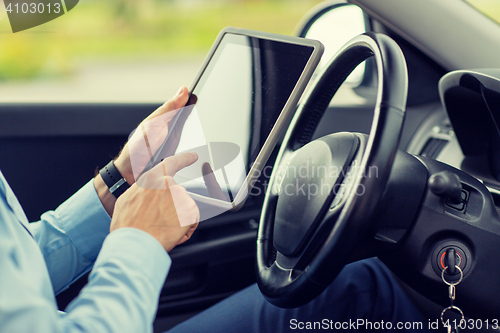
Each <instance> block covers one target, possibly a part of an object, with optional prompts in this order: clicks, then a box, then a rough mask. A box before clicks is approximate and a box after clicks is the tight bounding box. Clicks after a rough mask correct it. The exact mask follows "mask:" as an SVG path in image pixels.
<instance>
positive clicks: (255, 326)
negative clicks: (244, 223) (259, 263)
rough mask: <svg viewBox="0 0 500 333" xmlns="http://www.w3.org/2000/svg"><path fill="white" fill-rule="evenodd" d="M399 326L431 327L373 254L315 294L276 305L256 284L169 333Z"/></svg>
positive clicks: (272, 332)
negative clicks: (299, 303)
mask: <svg viewBox="0 0 500 333" xmlns="http://www.w3.org/2000/svg"><path fill="white" fill-rule="evenodd" d="M325 330H339V331H368V332H371V331H376V332H385V331H401V332H403V331H404V332H408V331H410V332H411V331H414V332H430V331H432V330H430V329H429V322H428V320H427V319H426V318H425V317H424V316H423V315H422V314H421V313H420V312H419V311H418V310H417V308H416V307H415V306H414V305H413V304H412V302H411V301H410V299H409V298H408V296H407V295H406V294H405V292H404V291H403V290H402V289H401V287H400V286H399V284H398V283H397V282H396V281H395V280H394V278H393V277H392V275H391V273H390V271H389V269H388V268H387V267H385V265H384V264H383V263H382V262H380V261H379V260H378V259H375V258H371V259H366V260H362V261H358V262H354V263H352V264H349V265H347V266H345V267H344V269H343V270H342V271H341V272H340V274H339V275H338V276H337V278H336V279H335V280H334V281H333V282H332V283H331V284H330V286H328V287H327V288H326V289H325V290H324V291H323V293H321V294H320V295H319V296H318V297H316V298H315V299H314V300H312V301H311V302H309V303H308V304H306V305H303V306H301V307H298V308H295V309H282V308H278V307H276V306H274V305H272V304H271V303H269V302H268V301H266V300H265V298H264V297H263V296H262V294H261V293H260V291H259V288H258V287H257V285H256V284H254V285H251V286H250V287H248V288H246V289H244V290H242V291H240V292H238V293H236V294H234V295H232V296H231V297H228V298H227V299H225V300H223V301H221V302H219V303H218V304H215V305H214V306H212V307H210V308H209V309H207V310H205V311H203V312H201V313H200V314H198V315H196V316H194V317H192V318H191V319H189V320H187V321H185V322H183V323H181V324H179V325H177V326H176V327H174V328H173V329H171V330H170V331H168V332H169V333H174V332H189V333H198V332H199V333H211V332H218V333H229V332H241V333H243V332H245V333H250V332H255V333H266V332H269V333H278V332H302V331H307V332H322V331H325Z"/></svg>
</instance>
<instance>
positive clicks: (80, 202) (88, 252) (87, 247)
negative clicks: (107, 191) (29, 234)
mask: <svg viewBox="0 0 500 333" xmlns="http://www.w3.org/2000/svg"><path fill="white" fill-rule="evenodd" d="M55 213H56V215H57V216H58V218H59V220H60V221H61V225H62V226H63V229H64V230H66V234H67V235H68V236H69V238H70V239H71V241H72V242H73V244H74V245H75V246H76V248H77V249H78V251H79V252H80V253H81V254H82V255H83V256H84V257H85V258H86V259H88V260H90V261H94V260H95V258H96V257H97V254H98V253H99V250H100V248H101V245H102V242H103V241H104V238H105V237H106V236H107V235H108V234H109V225H110V223H111V217H110V216H109V215H108V213H107V212H106V210H105V209H104V207H103V206H102V203H101V200H99V197H98V195H97V192H96V190H95V187H94V180H93V179H92V180H91V181H89V182H88V183H87V184H86V185H85V186H83V187H82V188H81V189H80V190H79V191H78V192H76V193H75V194H73V196H71V197H70V198H69V199H68V200H66V201H65V202H64V203H63V204H62V205H60V206H59V207H58V208H57V209H56V210H55Z"/></svg>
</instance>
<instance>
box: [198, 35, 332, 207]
mask: <svg viewBox="0 0 500 333" xmlns="http://www.w3.org/2000/svg"><path fill="white" fill-rule="evenodd" d="M226 34H235V35H243V36H247V37H254V38H259V39H265V40H270V41H276V42H282V43H289V44H295V45H300V46H307V47H311V48H313V51H312V53H311V56H310V57H309V60H308V61H307V63H306V66H305V67H304V70H303V71H302V74H301V75H300V77H299V79H298V81H297V83H296V84H295V87H294V88H293V90H292V92H291V94H290V96H289V98H288V100H287V102H286V103H285V106H284V107H283V110H281V113H280V115H279V116H278V118H277V119H276V122H275V124H274V126H273V128H272V129H271V131H270V132H269V135H268V137H267V139H266V141H265V142H264V144H263V145H262V148H261V149H260V152H259V153H258V155H257V157H256V158H255V161H254V162H253V163H252V164H251V166H250V170H248V173H247V176H246V178H245V183H246V190H245V188H244V187H245V185H242V188H241V189H240V190H239V191H238V193H237V194H236V196H235V197H234V199H233V201H232V202H228V201H223V200H219V199H214V198H211V197H207V196H203V195H200V194H197V193H193V192H189V191H188V193H189V195H190V196H191V197H192V198H193V199H194V200H195V201H198V202H201V203H205V204H208V205H210V206H215V207H218V208H221V209H223V210H224V211H228V210H231V211H236V210H238V209H239V208H241V207H242V206H243V204H244V203H245V201H246V200H247V198H248V196H249V195H250V191H251V190H252V184H253V183H254V181H255V180H257V178H258V177H259V176H260V174H261V172H262V169H263V167H264V166H265V164H266V162H267V160H268V159H269V157H270V155H271V153H272V151H273V149H274V147H275V146H276V144H277V143H278V141H279V139H280V138H281V137H282V136H283V135H284V133H285V131H286V129H287V127H288V125H289V123H290V121H291V119H292V117H293V115H294V113H295V110H296V107H297V104H298V102H299V100H300V97H301V96H302V93H303V92H304V90H305V88H306V86H307V84H308V82H309V80H310V78H311V76H312V74H313V73H314V70H315V69H316V67H317V66H318V63H319V61H320V59H321V56H322V54H323V51H324V47H323V44H321V42H319V41H317V40H312V39H305V38H302V37H294V36H286V35H279V34H274V33H268V32H262V31H256V30H249V29H242V28H234V27H227V28H224V29H223V30H222V31H221V32H220V33H219V35H218V36H217V39H216V40H215V42H214V44H213V45H212V47H211V49H210V51H209V53H208V55H207V57H206V58H205V60H204V62H203V64H202V66H201V69H200V71H199V72H198V74H197V75H196V79H195V80H194V82H193V84H192V85H191V87H190V89H189V91H190V92H192V91H194V89H195V87H196V85H197V84H198V83H199V81H200V80H201V77H202V76H203V73H205V71H206V69H207V66H208V64H209V63H210V61H211V60H212V58H213V56H214V54H215V52H216V50H217V48H218V47H219V45H220V43H221V41H222V39H223V38H224V36H225V35H226ZM246 167H248V165H247V166H246Z"/></svg>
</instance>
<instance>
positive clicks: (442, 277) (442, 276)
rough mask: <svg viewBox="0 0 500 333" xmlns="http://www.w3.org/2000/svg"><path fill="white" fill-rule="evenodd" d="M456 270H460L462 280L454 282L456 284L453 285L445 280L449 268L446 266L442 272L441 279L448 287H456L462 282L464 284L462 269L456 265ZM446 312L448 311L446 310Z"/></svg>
mask: <svg viewBox="0 0 500 333" xmlns="http://www.w3.org/2000/svg"><path fill="white" fill-rule="evenodd" d="M455 268H456V269H458V271H459V272H460V279H458V281H457V282H454V283H451V282H448V281H446V279H445V278H444V272H446V270H447V269H448V266H446V267H445V268H444V269H443V270H442V271H441V279H442V280H443V282H444V283H446V284H447V285H449V286H456V285H457V284H459V283H460V282H462V280H463V278H464V272H463V271H462V269H461V268H460V267H458V265H455ZM445 310H446V309H445ZM460 312H462V311H460Z"/></svg>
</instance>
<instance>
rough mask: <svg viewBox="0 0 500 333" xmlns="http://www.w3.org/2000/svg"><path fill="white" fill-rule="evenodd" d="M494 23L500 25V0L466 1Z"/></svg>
mask: <svg viewBox="0 0 500 333" xmlns="http://www.w3.org/2000/svg"><path fill="white" fill-rule="evenodd" d="M464 1H465V2H467V3H469V4H470V5H472V7H474V8H476V9H477V10H478V11H480V12H481V13H483V14H484V15H486V16H488V17H489V18H490V19H492V20H493V21H495V22H497V23H500V0H464Z"/></svg>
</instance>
